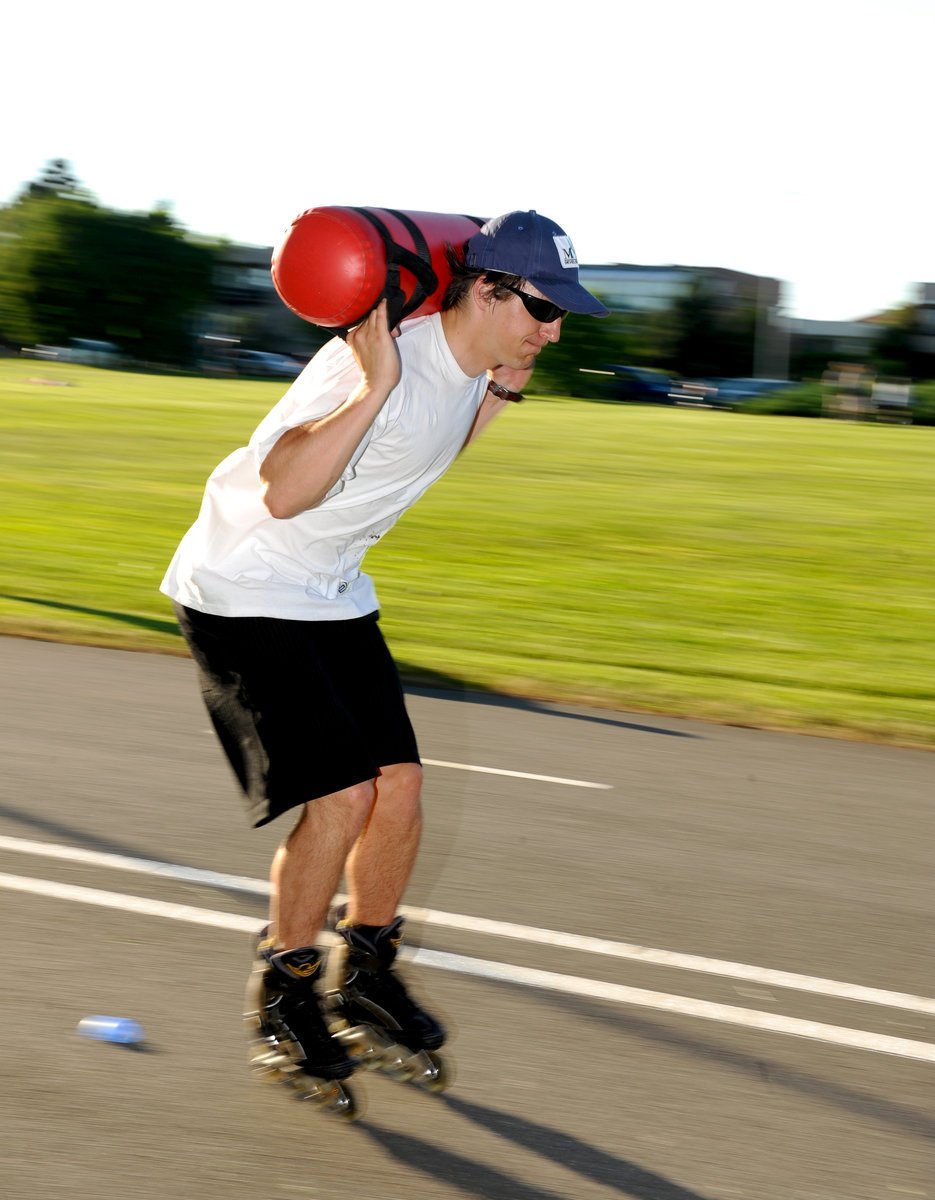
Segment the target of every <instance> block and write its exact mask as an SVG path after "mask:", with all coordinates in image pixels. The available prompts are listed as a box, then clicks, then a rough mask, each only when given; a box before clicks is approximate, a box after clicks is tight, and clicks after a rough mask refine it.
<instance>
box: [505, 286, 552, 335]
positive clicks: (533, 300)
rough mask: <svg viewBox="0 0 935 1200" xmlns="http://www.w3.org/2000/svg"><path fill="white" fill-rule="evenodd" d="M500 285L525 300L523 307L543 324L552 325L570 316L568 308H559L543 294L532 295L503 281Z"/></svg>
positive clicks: (535, 319)
mask: <svg viewBox="0 0 935 1200" xmlns="http://www.w3.org/2000/svg"><path fill="white" fill-rule="evenodd" d="M500 287H502V288H505V289H506V291H508V292H512V293H513V295H514V296H519V298H520V300H522V302H523V307H524V308H525V309H526V311H527V312H528V313H529V315H530V316H531V317H532V319H533V320H534V321H539V322H541V324H543V325H551V323H552V322H553V321H557V320H558V319H559V317H567V316H568V309H567V308H559V306H558V305H557V304H553V303H552V301H551V300H543V299H542V297H541V296H530V294H529V293H528V292H524V291H521V290H520V289H519V288H518V287H511V286H510V285H509V284H508V283H501V284H500Z"/></svg>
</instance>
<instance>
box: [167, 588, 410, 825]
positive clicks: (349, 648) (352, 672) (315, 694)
mask: <svg viewBox="0 0 935 1200" xmlns="http://www.w3.org/2000/svg"><path fill="white" fill-rule="evenodd" d="M175 612H176V616H177V617H178V621H179V625H180V627H181V629H182V633H183V635H184V636H185V640H186V641H187V642H188V645H189V648H190V650H191V652H192V657H193V658H194V660H195V663H196V664H197V666H198V671H199V674H200V677H201V690H202V695H203V697H204V701H205V704H206V706H207V708H208V712H209V713H210V715H211V720H212V722H213V724H214V728H215V730H216V732H217V735H218V737H219V738H220V740H221V745H222V746H223V747H224V751H225V753H226V754H227V757H228V759H229V760H230V764H231V766H232V767H233V768H234V772H235V774H236V775H237V778H238V780H239V782H240V786H241V788H242V789H243V792H244V796H245V797H246V804H247V812H248V815H249V818H250V821H251V823H252V824H253V825H255V826H258V825H266V824H267V823H268V822H269V821H272V820H273V819H274V818H276V817H278V816H279V815H280V814H281V813H283V812H285V811H286V810H287V809H289V808H294V807H296V806H297V805H300V804H304V803H305V802H306V801H308V800H314V799H315V798H316V797H318V796H327V795H330V794H331V793H332V792H338V791H341V790H342V789H344V788H348V787H351V786H353V785H354V784H356V783H363V782H364V781H366V780H368V779H374V778H376V776H378V775H379V774H380V768H381V767H383V766H387V765H389V764H390V763H407V762H415V763H417V762H419V761H420V760H419V749H418V746H417V744H416V738H415V734H414V732H413V729H412V724H411V723H410V721H409V716H408V713H407V712H406V704H405V700H404V698H403V691H402V686H401V684H400V680H399V674H398V672H397V670H396V664H395V663H394V662H393V659H392V656H391V655H390V652H389V649H388V648H387V645H386V642H385V641H384V640H383V634H382V633H381V632H380V627H379V625H378V624H377V614H376V613H373V614H372V615H371V616H367V617H356V618H353V619H351V620H349V621H292V620H279V619H278V618H273V617H216V616H211V615H209V614H206V613H201V612H196V611H194V610H193V609H190V608H183V607H182V606H181V605H179V604H176V605H175Z"/></svg>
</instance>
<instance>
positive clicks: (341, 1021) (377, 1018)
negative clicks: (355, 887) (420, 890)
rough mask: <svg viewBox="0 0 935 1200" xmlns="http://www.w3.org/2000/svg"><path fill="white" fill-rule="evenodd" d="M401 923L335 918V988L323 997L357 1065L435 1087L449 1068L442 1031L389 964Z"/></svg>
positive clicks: (440, 1086) (332, 1022) (428, 1088)
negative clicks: (337, 939) (337, 938)
mask: <svg viewBox="0 0 935 1200" xmlns="http://www.w3.org/2000/svg"><path fill="white" fill-rule="evenodd" d="M402 925H403V918H402V917H397V918H396V920H395V921H393V923H392V924H390V925H382V926H380V925H355V924H352V923H350V922H349V921H348V920H347V919H346V918H339V919H338V920H337V921H336V924H335V929H336V932H337V933H338V934H339V936H340V937H341V938H342V939H343V941H344V945H343V946H340V945H339V946H338V947H337V948H336V950H335V952H334V953H335V958H336V959H337V967H336V970H335V971H334V982H335V987H334V988H333V989H332V990H329V991H328V993H327V994H326V997H325V1002H326V1005H327V1008H328V1011H329V1025H330V1028H331V1031H332V1033H333V1034H334V1036H335V1037H336V1038H337V1039H338V1041H339V1042H340V1043H341V1044H342V1045H343V1046H344V1047H345V1048H346V1050H347V1052H348V1054H349V1055H350V1056H351V1057H352V1058H353V1059H354V1060H355V1062H357V1063H359V1064H360V1066H362V1067H365V1068H366V1069H368V1070H379V1071H383V1072H385V1073H386V1074H387V1075H389V1076H391V1077H392V1078H393V1079H396V1080H400V1081H403V1082H406V1083H412V1084H414V1085H415V1086H417V1087H420V1088H423V1089H425V1090H426V1091H430V1092H440V1091H443V1090H444V1089H445V1088H446V1087H448V1085H449V1083H450V1082H451V1073H450V1068H449V1066H448V1064H447V1062H446V1060H445V1059H444V1058H442V1056H441V1055H440V1054H438V1053H437V1051H438V1050H439V1049H440V1047H441V1046H442V1045H443V1044H444V1042H445V1030H444V1029H443V1028H442V1026H441V1025H440V1024H439V1023H438V1021H436V1020H435V1018H434V1017H433V1016H431V1015H430V1014H429V1013H427V1012H426V1011H425V1010H424V1009H423V1008H421V1007H420V1006H419V1005H418V1004H417V1003H416V1002H415V1001H414V1000H413V998H412V997H411V996H410V995H409V993H408V991H407V990H406V987H405V985H404V983H403V982H402V980H401V979H400V978H399V976H398V974H397V973H396V971H395V970H394V969H393V964H394V962H395V961H396V955H397V953H398V951H399V947H400V944H401V942H402Z"/></svg>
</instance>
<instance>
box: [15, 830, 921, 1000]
mask: <svg viewBox="0 0 935 1200" xmlns="http://www.w3.org/2000/svg"><path fill="white" fill-rule="evenodd" d="M0 850H13V851H16V852H18V853H23V854H36V855H40V856H42V857H45V858H57V859H62V860H65V861H67V862H76V863H84V864H86V865H89V866H100V867H105V868H107V869H112V870H117V871H134V872H137V873H142V874H147V875H156V876H160V877H161V878H165V879H175V880H178V881H179V882H182V883H194V884H204V885H207V886H209V887H219V888H225V889H227V890H229V891H237V892H246V893H249V894H251V895H257V896H268V895H269V890H270V889H269V884H268V883H267V882H265V881H264V880H260V879H250V878H248V877H246V876H243V875H225V874H223V873H221V872H219V871H205V870H201V869H199V868H197V867H182V866H178V865H176V864H175V863H166V862H159V861H158V860H155V859H146V858H128V857H125V856H123V855H120V854H106V853H104V852H102V851H100V850H82V849H79V848H78V847H76V846H60V845H56V844H55V843H52V842H34V841H29V840H27V839H25V838H13V837H5V836H2V835H0ZM345 899H346V897H344V896H337V897H336V900H338V902H341V901H343V900H345ZM400 913H401V915H402V916H404V917H406V918H407V919H409V920H412V921H418V922H419V923H420V924H425V925H434V926H438V927H439V928H443V929H459V930H462V931H463V932H466V933H477V934H489V935H490V936H492V937H504V938H513V939H515V940H517V941H524V942H529V943H532V944H536V945H542V946H552V947H556V948H561V949H564V950H576V951H579V952H581V953H585V954H600V955H604V956H606V957H609V958H623V959H627V960H629V961H632V962H642V963H647V964H649V965H650V966H656V967H670V968H673V969H675V970H682V971H697V972H699V973H701V974H703V975H719V976H722V977H726V978H728V979H743V980H747V981H748V982H752V983H759V984H769V985H771V986H773V987H781V988H788V989H790V990H792V991H799V992H811V993H813V994H815V995H820V996H833V997H835V998H837V999H840V1000H856V1001H858V1002H860V1003H862V1004H876V1005H879V1006H881V1007H883V1008H901V1009H905V1010H907V1011H909V1012H918V1013H927V1014H930V1015H935V999H932V998H930V997H928V996H915V995H912V994H911V993H907V992H892V991H887V990H885V989H883V988H873V987H865V986H864V985H862V984H858V983H843V982H840V981H839V980H836V979H821V978H817V977H815V976H812V975H799V974H796V973H794V972H791V971H777V970H774V969H772V968H770V967H757V966H753V965H751V964H749V963H737V962H729V961H725V960H724V959H719V958H704V957H702V956H700V955H696V954H683V953H681V952H679V951H676V950H659V949H655V948H654V947H652V946H639V945H635V944H633V943H630V942H615V941H610V940H608V939H605V938H595V937H588V936H586V935H583V934H575V933H563V932H561V931H560V930H557V929H537V928H536V927H535V926H532V925H516V924H511V923H509V922H506V921H491V920H489V919H488V918H486V917H471V916H464V915H462V914H461V913H447V912H440V911H438V910H436V909H432V908H412V907H407V906H403V907H402V908H401V909H400Z"/></svg>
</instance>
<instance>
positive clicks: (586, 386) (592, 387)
mask: <svg viewBox="0 0 935 1200" xmlns="http://www.w3.org/2000/svg"><path fill="white" fill-rule="evenodd" d="M580 374H581V376H582V391H584V390H587V391H588V392H596V393H597V394H598V395H599V396H600V397H601V398H603V399H607V400H622V401H629V402H631V403H634V404H674V403H676V401H677V400H678V398H679V396H680V394H681V392H680V381H679V380H678V379H675V378H673V376H671V375H669V374H667V372H665V371H660V370H658V369H657V368H656V367H635V366H630V365H628V364H625V363H613V364H611V365H610V366H606V367H600V368H597V369H587V368H582V369H581V372H580ZM585 381H586V382H585Z"/></svg>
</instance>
